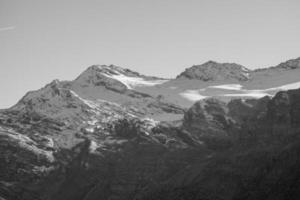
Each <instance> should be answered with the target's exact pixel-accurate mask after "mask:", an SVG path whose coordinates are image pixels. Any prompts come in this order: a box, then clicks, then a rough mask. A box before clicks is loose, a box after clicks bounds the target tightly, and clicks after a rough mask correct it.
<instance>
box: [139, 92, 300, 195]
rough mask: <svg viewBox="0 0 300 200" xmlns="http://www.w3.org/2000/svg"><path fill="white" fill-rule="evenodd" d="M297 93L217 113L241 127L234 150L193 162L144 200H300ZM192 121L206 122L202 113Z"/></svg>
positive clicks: (238, 103) (236, 103) (231, 105)
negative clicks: (229, 118) (197, 118)
mask: <svg viewBox="0 0 300 200" xmlns="http://www.w3.org/2000/svg"><path fill="white" fill-rule="evenodd" d="M299 95H300V90H290V91H286V92H280V93H278V94H277V95H276V96H275V97H274V98H272V99H269V98H263V99H259V100H251V101H248V102H242V101H239V100H235V101H232V102H230V103H229V104H228V106H227V108H228V110H229V111H228V112H223V111H222V112H218V114H220V113H221V115H222V116H223V117H228V116H230V117H231V118H232V119H234V120H235V122H236V123H237V124H238V126H236V128H237V129H238V134H237V135H233V136H229V137H232V138H234V140H233V142H232V143H231V145H230V147H229V148H227V149H222V151H221V152H220V151H218V153H215V154H212V156H211V157H210V158H209V159H207V160H206V162H197V161H196V162H194V163H193V164H191V166H189V168H187V169H185V170H182V171H181V172H178V173H177V174H176V176H173V177H172V178H171V179H169V181H167V182H166V183H165V184H163V185H160V186H158V187H156V188H155V189H153V191H152V192H150V193H149V194H146V195H145V196H144V198H142V199H147V200H149V199H164V200H169V199H253V200H254V199H298V198H299V197H300V193H299V189H300V187H299V184H298V183H299V181H300V170H299V166H300V156H299V155H300V140H299V139H300V138H299V136H300V135H299V134H300V131H299V119H300V118H299V99H300V96H299ZM197 104H199V103H197ZM196 106H197V105H196ZM218 107H219V108H221V107H224V105H223V106H220V105H219V106H218ZM237 108H238V110H239V111H240V113H238V112H236V111H237V110H236V109H237ZM192 109H193V110H194V108H192ZM200 112H201V113H203V110H201V111H200ZM188 113H189V114H188V115H191V113H190V112H188ZM224 113H225V114H224ZM193 116H197V115H196V114H195V113H194V114H193ZM206 118H208V119H213V118H211V116H210V115H208V116H206ZM185 119H186V118H185ZM194 123H196V124H199V126H200V124H201V123H204V124H206V123H207V120H206V121H204V122H203V115H202V116H201V117H200V119H199V120H196V121H195V122H194ZM216 123H218V122H216ZM219 128H220V131H221V130H224V129H222V128H221V126H219ZM194 131H195V129H194ZM201 131H202V130H201V129H199V133H201ZM220 133H222V132H220ZM223 133H224V132H223ZM204 138H205V137H204ZM182 180H185V181H182Z"/></svg>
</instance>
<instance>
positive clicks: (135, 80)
mask: <svg viewBox="0 0 300 200" xmlns="http://www.w3.org/2000/svg"><path fill="white" fill-rule="evenodd" d="M115 73H116V74H104V73H103V75H104V76H106V77H108V78H113V79H116V80H118V81H120V82H121V83H123V84H124V85H125V86H126V87H127V88H128V89H134V88H136V87H142V86H155V85H159V84H163V83H165V82H167V81H168V80H163V79H159V80H145V79H144V78H141V77H130V76H125V75H124V74H121V73H118V72H115Z"/></svg>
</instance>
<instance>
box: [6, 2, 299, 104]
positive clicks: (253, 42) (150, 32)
mask: <svg viewBox="0 0 300 200" xmlns="http://www.w3.org/2000/svg"><path fill="white" fill-rule="evenodd" d="M299 8H300V1H299V0H207V1H206V0H147V1H146V0H107V1H104V0H97V1H96V0H95V1H89V0H81V1H77V0H48V1H47V0H0V94H1V98H0V108H4V107H8V106H11V105H13V104H15V103H16V102H17V101H18V100H19V99H20V98H21V97H22V96H23V95H24V94H25V93H26V92H27V91H28V90H33V89H38V88H40V87H42V86H43V85H45V84H46V83H48V82H50V81H51V80H53V79H56V78H58V79H62V80H71V79H74V78H75V77H76V76H77V75H79V73H81V72H82V71H83V70H85V69H86V68H87V67H88V66H90V65H92V64H115V65H119V66H122V67H126V68H130V69H133V70H136V71H138V72H141V73H143V74H147V75H156V76H162V77H174V76H176V75H177V74H178V73H180V72H181V71H183V70H184V69H185V68H187V67H190V66H191V65H193V64H201V63H203V62H206V61H207V60H215V61H218V62H236V63H240V64H242V65H244V66H246V67H248V68H258V67H268V66H271V65H276V64H278V63H280V62H282V61H285V60H287V59H291V58H296V57H300V40H299V36H300V10H299Z"/></svg>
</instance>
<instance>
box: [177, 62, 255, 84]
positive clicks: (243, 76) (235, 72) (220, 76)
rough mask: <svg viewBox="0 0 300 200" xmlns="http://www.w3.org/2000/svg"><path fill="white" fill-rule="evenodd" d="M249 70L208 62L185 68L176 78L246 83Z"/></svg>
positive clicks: (229, 64)
mask: <svg viewBox="0 0 300 200" xmlns="http://www.w3.org/2000/svg"><path fill="white" fill-rule="evenodd" d="M249 72H250V70H249V69H247V68H245V67H244V66H242V65H239V64H235V63H217V62H215V61H208V62H206V63H203V64H201V65H194V66H192V67H190V68H187V69H186V70H185V71H184V72H182V73H181V74H180V75H178V76H177V79H178V78H187V79H197V80H202V81H224V80H231V81H247V80H249V78H250V77H249Z"/></svg>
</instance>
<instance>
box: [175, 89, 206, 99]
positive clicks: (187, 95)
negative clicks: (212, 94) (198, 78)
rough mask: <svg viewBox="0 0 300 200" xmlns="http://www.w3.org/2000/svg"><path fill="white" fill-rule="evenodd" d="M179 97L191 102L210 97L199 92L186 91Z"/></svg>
mask: <svg viewBox="0 0 300 200" xmlns="http://www.w3.org/2000/svg"><path fill="white" fill-rule="evenodd" d="M179 95H180V96H182V97H184V98H185V99H187V100H189V101H198V100H202V99H205V98H207V97H208V96H203V95H201V94H200V93H199V91H198V90H186V91H184V92H182V93H179Z"/></svg>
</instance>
